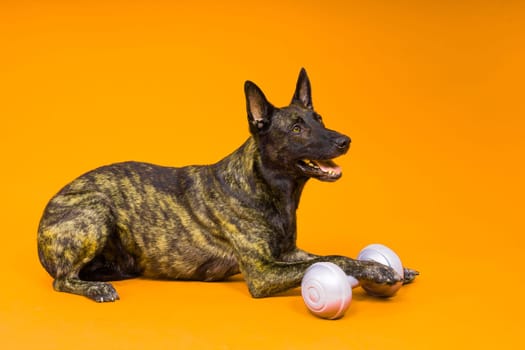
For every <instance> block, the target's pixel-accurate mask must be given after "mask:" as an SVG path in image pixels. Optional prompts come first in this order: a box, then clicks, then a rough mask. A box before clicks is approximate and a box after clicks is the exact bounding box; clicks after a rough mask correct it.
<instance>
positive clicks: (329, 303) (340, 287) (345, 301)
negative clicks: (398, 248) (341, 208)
mask: <svg viewBox="0 0 525 350" xmlns="http://www.w3.org/2000/svg"><path fill="white" fill-rule="evenodd" d="M357 260H370V261H376V262H378V263H381V264H383V265H387V266H390V267H391V268H393V269H394V270H395V271H396V272H397V273H398V274H399V275H400V276H401V279H403V275H404V269H403V265H402V264H401V260H400V259H399V257H398V256H397V254H396V253H394V251H393V250H392V249H390V248H388V247H387V246H384V245H382V244H371V245H368V246H366V247H365V248H363V249H362V250H361V251H360V252H359V254H358V255H357ZM401 285H402V282H398V283H396V284H394V285H382V284H375V283H372V282H367V283H363V284H362V287H363V289H364V290H365V291H366V292H367V293H368V294H370V295H373V296H380V297H390V296H393V295H394V294H395V293H396V292H397V291H398V289H399V288H400V287H401ZM357 286H359V281H358V280H357V279H356V278H354V277H353V276H347V275H346V274H345V273H344V271H343V270H342V269H341V268H340V267H339V266H337V265H336V264H334V263H331V262H319V263H315V264H313V265H311V266H310V267H309V268H308V269H307V270H306V272H305V274H304V277H303V279H302V282H301V294H302V296H303V300H304V302H305V304H306V306H307V307H308V309H309V310H310V311H311V312H312V313H313V314H314V315H316V316H318V317H321V318H327V319H332V320H333V319H337V318H340V317H342V316H343V315H344V313H345V312H346V310H347V309H348V307H349V306H350V301H351V300H352V288H355V287H357Z"/></svg>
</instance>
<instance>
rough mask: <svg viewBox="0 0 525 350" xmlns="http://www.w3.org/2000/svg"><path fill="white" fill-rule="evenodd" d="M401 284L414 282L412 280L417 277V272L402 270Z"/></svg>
mask: <svg viewBox="0 0 525 350" xmlns="http://www.w3.org/2000/svg"><path fill="white" fill-rule="evenodd" d="M403 271H404V276H403V284H409V283H412V282H413V281H414V279H415V278H416V277H417V276H419V271H416V270H412V269H409V268H406V267H405V268H404V269H403Z"/></svg>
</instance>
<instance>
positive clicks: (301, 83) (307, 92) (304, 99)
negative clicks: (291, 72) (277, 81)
mask: <svg viewBox="0 0 525 350" xmlns="http://www.w3.org/2000/svg"><path fill="white" fill-rule="evenodd" d="M292 104H299V105H301V106H303V107H306V108H309V109H314V106H313V104H312V88H311V86H310V79H308V74H306V70H305V69H304V68H301V72H300V73H299V78H298V79H297V86H296V87H295V93H294V95H293V99H292Z"/></svg>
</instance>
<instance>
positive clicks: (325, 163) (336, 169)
mask: <svg viewBox="0 0 525 350" xmlns="http://www.w3.org/2000/svg"><path fill="white" fill-rule="evenodd" d="M315 162H316V163H317V166H318V167H319V168H321V170H322V171H323V172H325V173H330V172H332V173H334V174H338V175H339V174H341V167H340V166H339V165H337V164H335V162H333V161H331V160H316V161H315Z"/></svg>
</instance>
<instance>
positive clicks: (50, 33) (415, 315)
mask: <svg viewBox="0 0 525 350" xmlns="http://www.w3.org/2000/svg"><path fill="white" fill-rule="evenodd" d="M248 3H249V2H246V1H238V2H228V1H224V2H220V1H146V0H137V1H115V0H111V1H33V2H32V1H2V3H1V4H0V40H1V41H0V50H1V51H2V52H1V55H0V115H1V117H2V119H1V120H2V122H1V130H2V133H1V134H2V135H1V141H0V142H1V149H2V171H1V174H0V176H1V178H0V188H1V191H2V192H1V201H0V203H1V206H2V207H1V210H0V213H1V215H2V226H1V227H2V229H1V233H0V235H1V236H0V237H1V241H0V247H1V248H0V249H1V255H0V259H1V260H0V266H1V269H2V280H3V282H2V287H1V289H0V347H1V348H2V349H18V348H27V349H30V348H39V349H88V348H89V349H96V348H99V347H104V348H110V349H120V348H123V349H141V348H147V349H160V348H195V349H197V348H198V349H257V348H265V349H308V348H312V349H313V348H317V349H318V348H320V347H321V348H323V349H345V348H352V349H367V348H370V349H398V348H404V349H428V348H436V349H443V348H445V347H446V348H482V347H496V346H497V347H498V348H520V347H523V346H524V345H525V342H524V340H523V330H524V328H523V313H524V311H525V308H524V303H523V295H524V294H525V288H524V282H523V279H524V278H525V276H524V274H523V267H522V266H523V261H522V260H521V257H522V256H523V246H524V238H523V233H524V232H525V230H524V219H523V214H524V209H525V205H524V196H525V188H524V178H525V176H524V175H525V173H524V169H525V166H524V154H525V153H524V151H525V141H524V139H525V138H524V137H523V135H524V131H525V122H524V116H525V108H524V105H525V102H524V101H525V99H524V95H523V91H524V81H525V74H524V73H525V69H524V61H525V39H524V38H525V29H524V25H523V23H525V22H524V21H525V16H524V15H525V11H524V6H523V5H522V4H523V2H520V1H486V2H485V1H426V2H417V1H413V2H412V1H403V2H395V3H396V4H395V5H394V4H392V3H393V2H389V1H369V2H362V3H361V2H352V1H332V0H324V1H309V0H301V1H291V0H281V1H265V2H251V3H250V4H248ZM363 3H366V5H364V4H363ZM421 3H424V4H421ZM302 66H304V67H305V68H306V69H307V70H308V72H309V75H310V78H311V81H312V86H313V98H314V104H315V106H316V109H317V110H318V112H320V113H321V114H322V115H323V117H324V119H325V121H326V123H327V125H328V126H329V127H331V128H333V129H336V130H339V131H342V132H345V133H347V134H348V135H350V136H351V137H352V139H353V146H352V149H351V150H350V153H349V154H348V155H346V156H344V157H343V158H340V159H339V161H338V163H339V164H340V165H341V166H342V167H343V169H344V176H343V178H342V179H341V180H340V181H338V182H337V183H334V184H326V183H320V182H315V181H311V182H310V183H309V185H308V186H307V188H306V190H305V192H304V196H303V198H302V202H301V208H300V209H299V212H298V216H299V242H298V243H299V245H300V246H301V247H302V248H305V249H307V250H310V251H312V252H316V253H321V254H329V253H338V254H345V255H349V256H355V255H356V254H357V252H358V251H359V250H360V249H361V248H362V247H363V246H365V245H366V244H369V243H373V242H380V243H384V244H387V245H389V246H390V247H392V248H393V249H394V250H395V251H396V252H398V254H399V255H400V256H401V258H402V260H403V261H404V263H405V265H407V266H411V267H414V268H417V269H419V270H420V271H421V273H422V275H421V276H420V278H419V280H418V281H417V282H416V283H415V284H413V285H411V286H409V287H406V288H403V289H402V290H401V291H400V292H399V293H398V295H397V296H396V297H395V298H392V299H390V300H386V301H384V300H377V299H373V298H370V297H367V296H366V295H365V294H364V293H363V292H362V291H360V290H355V294H354V300H353V302H352V304H351V306H350V309H349V310H348V312H347V314H346V316H345V317H344V318H343V319H341V320H338V321H325V320H321V319H317V318H315V317H313V316H312V315H310V314H309V313H308V312H307V310H306V308H305V307H304V305H303V302H302V299H301V297H300V294H299V290H298V289H297V290H293V291H291V292H289V293H287V294H285V295H283V296H278V297H273V298H268V299H260V300H256V299H252V298H250V297H249V295H248V291H247V288H246V286H245V284H244V283H243V281H242V279H241V278H240V277H238V278H235V279H233V280H232V281H231V282H228V283H213V284H210V283H208V284H206V283H191V282H166V281H148V280H140V279H135V280H128V281H122V282H117V283H115V285H116V287H117V290H118V292H119V294H120V296H121V300H120V301H119V302H116V303H109V304H103V305H98V304H95V303H93V302H91V301H89V300H87V299H85V298H81V297H77V296H72V295H67V294H63V293H56V292H54V291H53V290H52V287H51V278H50V277H49V276H48V275H47V274H46V273H45V271H44V270H43V269H42V268H41V266H40V265H39V262H38V259H37V254H36V240H35V237H36V227H37V225H38V220H39V218H40V215H41V212H42V210H43V208H44V206H45V204H46V202H47V201H48V200H49V198H50V197H51V196H52V195H53V194H54V193H55V192H56V191H58V190H59V188H60V187H61V186H63V185H64V184H66V183H67V182H68V181H70V180H72V179H73V178H75V177H76V176H78V175H80V174H81V173H83V172H85V171H87V170H90V169H92V168H94V167H97V166H100V165H103V164H107V163H113V162H117V161H122V160H130V159H133V160H139V161H148V162H153V163H158V164H164V165H175V166H177V165H185V164H190V163H198V164H203V163H211V162H215V161H217V160H219V159H220V158H221V157H223V156H225V155H226V154H228V153H230V152H231V151H233V150H234V149H235V148H237V147H238V146H239V145H240V144H241V143H242V142H243V141H244V140H245V139H246V138H247V137H248V131H247V130H248V126H247V122H246V114H245V107H244V106H245V105H244V103H245V102H244V96H243V92H242V85H243V82H244V80H246V79H250V80H253V81H255V82H256V83H257V84H258V85H259V86H260V87H261V88H262V89H263V91H265V93H266V95H267V97H268V98H269V99H270V101H272V102H273V103H275V104H276V105H278V106H282V105H286V104H287V103H288V102H289V100H290V99H291V96H292V93H293V89H294V87H295V81H296V78H297V74H298V72H299V69H300V67H302Z"/></svg>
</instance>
